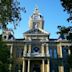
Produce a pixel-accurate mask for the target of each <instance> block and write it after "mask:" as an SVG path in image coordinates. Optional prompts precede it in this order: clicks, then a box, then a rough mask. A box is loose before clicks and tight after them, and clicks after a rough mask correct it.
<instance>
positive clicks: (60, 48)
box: [2, 7, 71, 72]
mask: <svg viewBox="0 0 72 72" xmlns="http://www.w3.org/2000/svg"><path fill="white" fill-rule="evenodd" d="M23 37H24V38H22V39H15V38H14V36H13V35H12V33H11V31H10V30H4V32H3V34H2V38H3V40H4V42H6V43H7V45H8V46H9V48H10V58H12V59H13V62H12V63H11V64H10V67H9V69H10V70H11V72H69V70H70V69H69V66H68V63H67V56H68V55H69V54H70V49H69V46H71V42H70V41H68V40H66V39H65V38H63V37H61V36H60V37H59V38H57V39H51V38H50V33H49V32H46V31H45V30H44V18H43V16H42V15H41V14H40V13H39V10H38V8H37V7H36V8H35V10H34V12H33V14H32V16H31V17H30V19H29V30H28V31H26V32H24V33H23Z"/></svg>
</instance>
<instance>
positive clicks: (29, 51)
mask: <svg viewBox="0 0 72 72" xmlns="http://www.w3.org/2000/svg"><path fill="white" fill-rule="evenodd" d="M30 54H31V44H29V49H28V56H30Z"/></svg>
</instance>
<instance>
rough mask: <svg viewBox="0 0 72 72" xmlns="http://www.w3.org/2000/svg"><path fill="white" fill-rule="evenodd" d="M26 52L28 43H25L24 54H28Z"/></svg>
mask: <svg viewBox="0 0 72 72" xmlns="http://www.w3.org/2000/svg"><path fill="white" fill-rule="evenodd" d="M26 52H27V44H25V45H24V51H23V56H26Z"/></svg>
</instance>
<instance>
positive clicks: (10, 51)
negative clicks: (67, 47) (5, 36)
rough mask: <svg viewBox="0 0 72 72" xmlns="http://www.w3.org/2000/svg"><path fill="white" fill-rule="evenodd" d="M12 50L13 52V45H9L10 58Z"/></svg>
mask: <svg viewBox="0 0 72 72" xmlns="http://www.w3.org/2000/svg"><path fill="white" fill-rule="evenodd" d="M12 50H13V44H12V45H11V48H10V58H12Z"/></svg>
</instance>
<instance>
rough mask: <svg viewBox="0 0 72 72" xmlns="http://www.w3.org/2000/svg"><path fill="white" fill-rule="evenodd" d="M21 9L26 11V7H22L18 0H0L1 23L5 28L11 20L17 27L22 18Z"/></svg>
mask: <svg viewBox="0 0 72 72" xmlns="http://www.w3.org/2000/svg"><path fill="white" fill-rule="evenodd" d="M21 10H24V11H25V8H21V7H20V2H18V1H17V0H0V24H2V25H3V28H6V26H7V24H8V23H9V22H11V23H12V22H13V24H14V27H16V25H17V23H18V22H19V21H20V20H21Z"/></svg>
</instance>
